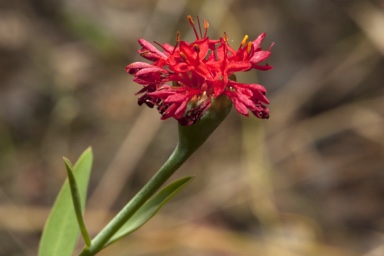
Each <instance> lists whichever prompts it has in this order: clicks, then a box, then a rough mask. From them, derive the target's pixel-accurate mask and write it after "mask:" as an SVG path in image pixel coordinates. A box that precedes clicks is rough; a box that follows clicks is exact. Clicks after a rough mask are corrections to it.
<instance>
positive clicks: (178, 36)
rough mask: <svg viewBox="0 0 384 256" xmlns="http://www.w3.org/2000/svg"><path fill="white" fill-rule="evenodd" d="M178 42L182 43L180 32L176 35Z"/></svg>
mask: <svg viewBox="0 0 384 256" xmlns="http://www.w3.org/2000/svg"><path fill="white" fill-rule="evenodd" d="M176 42H177V43H178V42H180V31H177V33H176Z"/></svg>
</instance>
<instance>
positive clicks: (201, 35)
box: [196, 16, 203, 38]
mask: <svg viewBox="0 0 384 256" xmlns="http://www.w3.org/2000/svg"><path fill="white" fill-rule="evenodd" d="M196 18H197V24H198V25H199V32H200V37H201V38H203V33H202V32H201V25H200V19H199V16H196Z"/></svg>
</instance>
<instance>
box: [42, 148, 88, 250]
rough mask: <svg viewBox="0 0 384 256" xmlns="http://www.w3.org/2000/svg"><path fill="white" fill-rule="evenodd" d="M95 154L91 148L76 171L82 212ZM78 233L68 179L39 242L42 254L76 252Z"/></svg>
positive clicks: (77, 165) (79, 162)
mask: <svg viewBox="0 0 384 256" xmlns="http://www.w3.org/2000/svg"><path fill="white" fill-rule="evenodd" d="M92 161H93V155H92V150H91V148H88V149H87V150H85V151H84V153H83V154H82V155H81V156H80V157H79V159H78V160H77V162H76V164H75V166H74V168H73V170H74V175H75V178H76V181H77V184H78V188H79V195H80V202H81V207H82V211H84V207H85V199H86V194H87V193H86V192H87V188H88V182H89V176H90V173H91V167H92ZM78 235H79V227H78V224H77V221H76V214H75V211H74V210H73V203H72V197H71V191H70V187H69V184H68V181H65V183H64V184H63V186H62V187H61V190H60V192H59V195H58V196H57V197H56V200H55V203H54V205H53V207H52V209H51V212H50V214H49V217H48V220H47V222H46V224H45V227H44V230H43V234H42V237H41V240H40V245H39V253H38V255H39V256H52V255H55V256H71V255H73V251H74V248H75V246H76V242H77V238H78Z"/></svg>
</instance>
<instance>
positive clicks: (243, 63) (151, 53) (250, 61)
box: [126, 16, 273, 125]
mask: <svg viewBox="0 0 384 256" xmlns="http://www.w3.org/2000/svg"><path fill="white" fill-rule="evenodd" d="M188 20H189V23H190V24H191V27H192V28H193V30H194V32H195V35H196V40H195V41H194V42H192V43H188V42H186V41H181V40H180V35H179V33H178V34H177V43H176V45H175V46H171V45H169V44H162V45H160V44H158V43H156V44H157V45H159V46H160V47H161V50H159V49H158V48H156V47H155V46H154V45H152V44H151V43H149V42H148V41H146V40H144V39H139V43H140V45H141V46H142V48H141V49H140V50H139V51H138V52H139V54H140V55H141V56H142V57H144V58H146V59H147V60H149V61H151V62H152V63H146V62H134V63H132V64H130V65H128V66H127V67H126V71H127V72H128V73H130V74H132V75H134V77H135V78H134V79H133V80H134V81H135V82H137V83H138V84H141V85H143V88H142V89H141V90H140V91H139V92H138V93H137V95H141V96H140V97H139V99H138V104H139V105H142V104H144V103H145V104H146V105H147V106H149V107H151V108H152V107H154V106H156V107H157V109H158V111H159V113H160V114H161V115H162V116H161V119H167V118H170V117H173V118H175V119H176V120H178V121H179V123H180V124H181V125H191V124H194V123H195V122H197V121H198V120H199V119H200V118H201V117H202V115H203V114H204V112H205V111H206V110H207V109H208V108H209V107H210V106H211V102H212V100H213V99H215V98H217V97H219V96H220V95H226V96H227V97H228V98H229V99H231V101H232V102H233V104H234V106H235V109H236V110H237V112H239V113H240V114H242V115H245V116H248V112H249V111H251V112H252V113H253V114H254V115H255V116H256V117H258V118H269V110H268V108H267V107H266V106H265V104H269V101H268V99H267V98H266V96H265V95H266V90H265V88H264V87H263V86H262V85H259V84H243V83H238V82H236V81H234V79H233V78H234V77H235V76H234V74H235V73H236V72H244V71H249V70H251V69H259V70H269V69H271V68H272V67H271V66H269V65H268V64H264V65H262V64H261V62H263V61H265V60H267V59H268V58H269V56H270V55H271V52H270V49H271V48H272V46H273V44H271V46H270V47H269V48H268V50H262V49H261V43H262V41H263V40H264V37H265V33H263V34H261V35H260V36H258V37H257V38H256V39H255V40H254V41H252V42H247V40H248V36H245V37H244V39H243V41H242V43H241V44H240V46H239V48H238V50H237V51H236V50H234V49H233V48H231V47H230V46H229V44H228V40H227V35H226V34H224V36H223V37H221V38H220V39H219V40H211V39H209V37H207V31H208V26H209V25H208V22H207V21H206V20H204V34H203V33H202V31H201V27H200V22H199V20H198V25H199V26H198V28H199V32H198V31H197V30H196V27H195V24H194V21H193V19H192V17H191V16H188Z"/></svg>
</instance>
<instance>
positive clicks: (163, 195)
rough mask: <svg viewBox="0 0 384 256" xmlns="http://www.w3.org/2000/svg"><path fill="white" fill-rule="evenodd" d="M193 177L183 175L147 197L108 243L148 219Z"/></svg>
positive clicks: (130, 231)
mask: <svg viewBox="0 0 384 256" xmlns="http://www.w3.org/2000/svg"><path fill="white" fill-rule="evenodd" d="M192 178H193V177H184V178H182V179H179V180H177V181H174V182H173V183H171V184H169V185H168V186H166V187H165V188H163V189H162V190H161V191H160V192H159V193H157V194H156V195H155V196H153V197H152V198H151V199H149V200H148V201H147V202H146V203H145V204H144V205H143V206H142V207H141V208H140V209H139V210H138V211H137V212H136V213H135V214H134V215H133V216H132V217H131V218H130V219H129V220H128V221H127V222H126V223H125V224H124V225H123V226H122V227H121V228H120V229H119V231H117V232H116V233H115V234H114V235H113V236H112V237H111V239H109V241H108V243H107V244H106V245H105V246H104V247H106V246H108V245H110V244H111V243H114V242H116V241H117V240H119V239H121V238H123V237H124V236H127V235H129V234H131V233H133V232H134V231H136V230H137V229H138V228H140V227H141V226H143V225H144V224H145V223H146V222H147V221H149V220H150V219H151V218H152V217H153V216H154V215H155V214H156V213H157V212H158V211H159V210H160V209H161V208H162V207H163V206H164V205H165V204H166V203H167V202H168V201H169V200H170V199H171V198H172V197H174V196H175V195H176V194H177V193H178V192H179V191H180V190H181V189H183V188H184V187H185V186H186V185H187V184H188V183H189V182H191V180H192Z"/></svg>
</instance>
